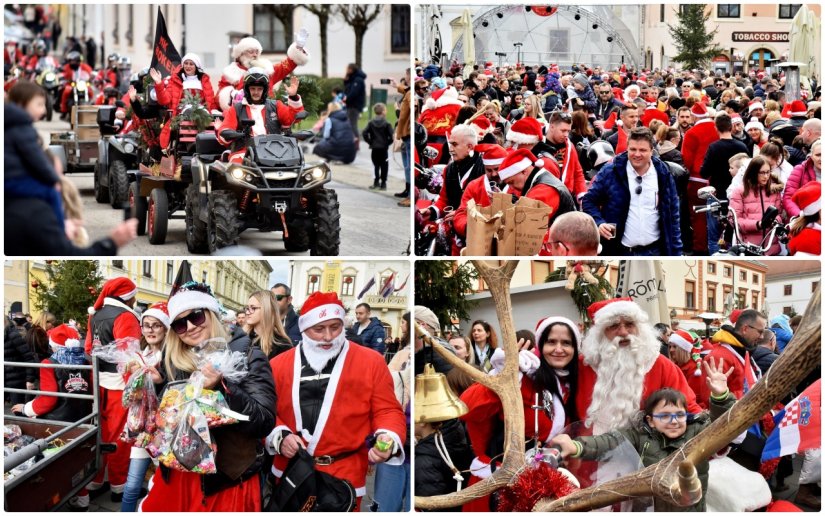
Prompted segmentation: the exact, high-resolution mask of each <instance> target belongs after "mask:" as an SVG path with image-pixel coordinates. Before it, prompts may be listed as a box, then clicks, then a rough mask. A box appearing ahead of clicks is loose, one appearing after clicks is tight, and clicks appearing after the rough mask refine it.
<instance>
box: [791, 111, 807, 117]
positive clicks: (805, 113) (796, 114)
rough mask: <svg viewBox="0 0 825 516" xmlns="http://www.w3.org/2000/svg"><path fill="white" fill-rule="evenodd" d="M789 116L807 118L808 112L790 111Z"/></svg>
mask: <svg viewBox="0 0 825 516" xmlns="http://www.w3.org/2000/svg"><path fill="white" fill-rule="evenodd" d="M789 114H790V115H791V116H807V115H808V112H807V111H791V112H790V113H789Z"/></svg>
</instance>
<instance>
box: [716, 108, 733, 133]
mask: <svg viewBox="0 0 825 516" xmlns="http://www.w3.org/2000/svg"><path fill="white" fill-rule="evenodd" d="M714 124H716V130H717V131H719V132H720V133H729V132H731V131H733V122H731V119H730V115H728V114H727V113H720V114H719V116H717V117H716V120H714Z"/></svg>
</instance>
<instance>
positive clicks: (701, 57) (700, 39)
mask: <svg viewBox="0 0 825 516" xmlns="http://www.w3.org/2000/svg"><path fill="white" fill-rule="evenodd" d="M676 18H677V20H678V23H677V25H676V26H672V25H669V26H668V31H669V32H670V36H671V37H672V38H673V44H674V45H676V50H678V51H679V53H678V54H676V55H675V56H673V60H674V61H677V62H679V63H682V67H683V68H685V69H687V70H692V69H694V68H705V67H706V65H707V64H708V62H709V61H710V60H711V58H713V57H714V56H716V55H718V54H719V52H721V50H722V49H721V48H719V46H718V45H717V44H716V42H715V41H714V38H716V33H717V32H719V29H718V28H717V29H714V30H713V31H710V32H708V20H709V19H710V12H707V13H706V12H705V5H704V4H679V5H678V7H677V11H676Z"/></svg>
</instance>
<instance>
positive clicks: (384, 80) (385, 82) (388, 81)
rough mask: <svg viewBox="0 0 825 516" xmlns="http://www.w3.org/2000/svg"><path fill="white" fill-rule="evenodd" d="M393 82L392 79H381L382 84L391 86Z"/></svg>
mask: <svg viewBox="0 0 825 516" xmlns="http://www.w3.org/2000/svg"><path fill="white" fill-rule="evenodd" d="M391 82H392V81H390V79H381V84H390V83H391Z"/></svg>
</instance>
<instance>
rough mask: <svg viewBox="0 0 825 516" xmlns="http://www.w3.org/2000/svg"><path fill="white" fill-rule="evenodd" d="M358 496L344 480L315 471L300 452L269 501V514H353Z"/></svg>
mask: <svg viewBox="0 0 825 516" xmlns="http://www.w3.org/2000/svg"><path fill="white" fill-rule="evenodd" d="M356 501H357V495H356V494H355V488H354V487H352V484H350V483H349V482H348V481H346V480H342V479H340V478H335V477H334V476H332V475H330V474H329V473H324V472H323V471H318V470H317V469H315V460H314V459H313V458H312V456H310V454H309V453H308V452H307V451H306V450H305V449H303V448H300V449H299V450H298V453H296V454H295V456H294V457H292V458H291V459H290V460H289V464H288V465H287V467H286V471H284V474H283V476H282V477H281V481H280V483H279V484H278V485H277V486H276V487H275V490H274V492H273V493H272V498H271V499H270V502H269V506H268V507H267V508H266V510H267V511H269V512H352V511H353V510H354V509H355V506H356Z"/></svg>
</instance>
